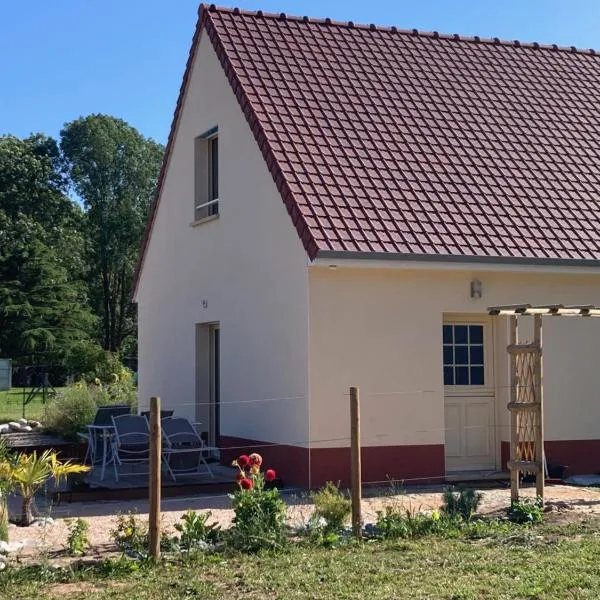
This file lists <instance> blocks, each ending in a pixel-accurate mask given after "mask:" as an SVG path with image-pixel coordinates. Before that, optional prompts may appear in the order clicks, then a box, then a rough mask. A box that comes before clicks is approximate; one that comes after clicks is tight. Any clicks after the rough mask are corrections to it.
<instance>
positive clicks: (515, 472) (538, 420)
mask: <svg viewBox="0 0 600 600" xmlns="http://www.w3.org/2000/svg"><path fill="white" fill-rule="evenodd" d="M509 318H510V343H509V345H508V348H507V350H508V353H509V355H510V374H511V382H510V402H509V403H508V410H509V411H510V460H509V461H508V468H509V470H510V489H511V500H512V501H513V502H515V501H517V500H518V499H519V474H520V472H524V473H535V487H536V492H537V495H538V497H540V498H542V499H543V498H544V419H543V412H542V411H543V401H542V400H543V397H542V317H541V315H535V316H534V317H533V341H532V342H527V341H521V340H520V339H519V324H518V318H519V317H518V316H517V315H511V316H510V317H509Z"/></svg>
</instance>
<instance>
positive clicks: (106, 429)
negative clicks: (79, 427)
mask: <svg viewBox="0 0 600 600" xmlns="http://www.w3.org/2000/svg"><path fill="white" fill-rule="evenodd" d="M130 412H131V408H130V407H129V406H127V405H126V404H113V405H111V406H100V407H99V408H98V410H97V411H96V416H95V417H94V422H93V423H91V424H90V425H86V429H87V431H85V432H83V431H82V432H80V433H79V434H78V436H79V437H80V438H81V439H83V440H86V441H87V443H88V447H87V450H86V453H85V459H84V461H83V462H84V463H87V462H88V459H89V461H90V464H91V465H92V467H93V466H94V465H95V464H100V463H103V464H104V462H105V460H106V456H105V455H106V453H107V451H108V447H107V442H108V441H109V440H108V439H107V438H110V437H112V433H113V431H112V427H113V423H112V418H113V417H118V416H119V415H127V414H129V413H130Z"/></svg>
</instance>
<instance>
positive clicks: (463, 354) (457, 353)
mask: <svg viewBox="0 0 600 600" xmlns="http://www.w3.org/2000/svg"><path fill="white" fill-rule="evenodd" d="M454 363H455V364H457V365H468V364H469V346H455V347H454Z"/></svg>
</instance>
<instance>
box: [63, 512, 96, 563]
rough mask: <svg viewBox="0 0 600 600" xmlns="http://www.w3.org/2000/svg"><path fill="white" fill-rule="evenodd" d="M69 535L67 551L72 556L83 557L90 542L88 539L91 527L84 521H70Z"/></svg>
mask: <svg viewBox="0 0 600 600" xmlns="http://www.w3.org/2000/svg"><path fill="white" fill-rule="evenodd" d="M68 525H69V535H68V536H67V550H68V552H69V554H70V555H71V556H83V555H84V554H85V551H86V549H87V548H88V547H89V545H90V542H89V539H88V530H89V528H90V527H89V525H88V523H87V521H84V520H83V519H75V520H74V521H69V522H68Z"/></svg>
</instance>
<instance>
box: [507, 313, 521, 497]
mask: <svg viewBox="0 0 600 600" xmlns="http://www.w3.org/2000/svg"><path fill="white" fill-rule="evenodd" d="M509 319H510V339H509V344H510V345H511V346H515V345H516V344H517V343H518V341H519V340H518V323H517V316H516V315H511V316H510V317H509ZM516 402H517V355H516V354H515V353H514V352H511V353H510V403H511V406H512V407H514V406H515V404H516ZM517 425H518V417H517V411H516V408H511V409H510V462H511V465H509V470H510V502H511V504H512V503H513V502H518V501H519V469H516V468H514V466H512V465H513V464H514V462H515V461H516V460H518V456H517V445H518V443H519V437H518V432H517Z"/></svg>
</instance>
